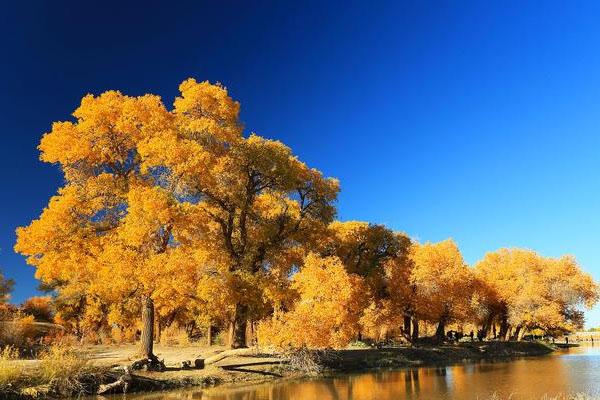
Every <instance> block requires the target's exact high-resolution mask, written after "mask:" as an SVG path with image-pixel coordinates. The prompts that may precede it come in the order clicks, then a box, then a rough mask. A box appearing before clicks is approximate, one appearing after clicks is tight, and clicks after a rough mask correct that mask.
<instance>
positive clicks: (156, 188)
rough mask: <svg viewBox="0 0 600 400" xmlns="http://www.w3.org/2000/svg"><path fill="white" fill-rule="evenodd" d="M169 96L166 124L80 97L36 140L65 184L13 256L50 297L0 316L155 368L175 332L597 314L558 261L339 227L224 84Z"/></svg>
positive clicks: (141, 111)
mask: <svg viewBox="0 0 600 400" xmlns="http://www.w3.org/2000/svg"><path fill="white" fill-rule="evenodd" d="M179 90H180V95H179V97H177V98H176V99H175V101H174V104H173V107H172V109H169V108H168V107H167V106H165V104H164V103H163V101H162V99H161V98H160V97H159V96H156V95H151V94H146V95H143V96H137V97H136V96H128V95H125V94H123V93H121V92H119V91H107V92H105V93H102V94H100V95H97V96H94V95H86V96H85V97H83V99H82V100H81V104H80V106H79V107H78V108H77V109H76V110H75V111H74V112H73V114H72V116H73V119H72V120H68V121H62V122H55V123H53V124H52V128H51V130H50V131H49V132H48V133H46V134H44V135H43V137H42V139H41V143H40V145H39V151H40V159H41V160H42V161H44V162H46V163H51V164H55V165H57V166H59V167H60V169H61V170H62V172H63V174H64V185H63V186H62V187H60V188H59V189H58V191H57V193H56V195H54V196H53V197H52V198H50V199H49V202H48V205H47V207H46V208H45V209H44V210H43V211H41V215H40V216H39V218H38V219H35V220H33V221H31V222H30V223H29V225H27V226H23V227H21V228H18V230H17V242H16V245H15V251H17V252H18V253H20V254H22V255H23V256H25V257H26V259H27V263H28V264H30V265H31V266H33V267H34V268H35V276H36V278H37V279H39V280H40V282H41V289H43V290H45V291H47V292H48V293H49V296H48V297H38V298H34V299H32V300H31V301H29V302H28V303H27V304H26V305H24V306H23V307H21V308H20V309H19V310H16V309H15V307H12V309H11V306H9V305H7V304H6V300H7V294H8V292H9V289H10V282H8V281H6V280H3V281H4V282H5V283H6V284H5V285H4V286H5V289H6V290H4V291H3V293H4V294H3V299H4V302H5V304H4V311H3V312H4V313H5V314H7V315H10V316H11V318H15V319H18V320H23V319H26V318H29V319H31V318H33V319H35V320H47V321H48V322H52V323H54V324H57V325H59V326H61V327H62V330H61V334H62V335H72V336H75V337H76V338H78V340H86V341H88V342H94V343H120V342H133V341H139V342H140V351H141V356H143V357H144V358H146V359H149V360H153V359H155V358H156V356H155V355H154V351H153V343H154V341H155V340H160V338H161V336H164V335H166V334H173V332H178V333H180V334H182V335H185V336H186V337H187V338H189V339H190V340H200V339H202V340H206V341H208V343H213V342H215V341H216V340H222V341H223V342H224V343H225V344H227V345H228V346H230V347H231V348H240V347H246V346H254V345H260V346H272V347H275V348H305V347H306V348H319V349H323V348H342V347H345V346H347V345H348V344H349V343H351V342H354V341H371V342H374V343H376V342H381V341H385V340H394V341H397V342H404V343H416V342H419V341H423V340H429V341H432V342H436V341H437V342H442V341H444V340H447V338H448V337H449V336H448V331H453V332H459V333H460V334H462V335H471V338H472V339H473V340H486V339H496V340H519V339H521V338H522V337H523V336H524V335H527V334H529V335H532V334H533V335H548V336H554V337H558V336H561V335H563V334H565V333H568V332H572V331H575V330H578V329H581V328H582V326H583V323H584V314H583V311H584V309H585V308H586V307H592V306H593V305H594V304H595V303H596V302H597V301H598V297H599V291H598V286H597V284H596V283H595V282H594V280H593V279H592V277H591V276H590V275H589V274H587V273H585V272H583V271H582V269H581V268H580V266H579V265H578V263H577V261H576V259H575V258H574V257H573V256H570V255H565V256H561V257H547V256H544V255H541V254H539V253H537V252H536V251H534V250H530V249H521V248H501V249H498V250H495V251H490V252H488V253H487V254H485V256H484V257H483V259H481V260H480V261H478V262H476V263H475V264H474V265H468V264H467V263H466V262H465V260H464V259H463V256H462V255H461V251H460V249H459V247H458V245H457V244H456V243H455V242H454V241H453V240H452V239H447V240H443V241H441V242H436V243H432V242H419V241H417V240H415V239H413V238H410V237H409V236H408V235H407V234H405V233H403V232H398V231H395V230H393V229H390V228H389V227H386V226H384V225H382V224H377V223H370V222H363V221H339V220H337V219H336V216H337V214H336V202H337V196H338V193H339V191H340V183H339V182H338V181H337V180H336V179H334V178H329V177H326V176H324V175H323V174H322V173H321V172H320V171H318V170H316V169H314V168H311V167H309V166H308V165H306V164H305V163H303V162H302V161H301V160H299V159H298V158H297V157H296V156H295V155H294V154H293V153H292V151H291V149H290V148H289V147H287V146H286V145H284V144H283V143H281V142H279V141H277V140H271V139H267V138H264V137H261V136H259V135H257V134H255V133H247V132H246V128H245V127H244V125H243V124H242V122H241V121H240V118H239V114H240V104H239V103H238V102H237V101H235V100H234V99H232V98H231V97H230V96H229V94H228V92H227V89H226V88H225V87H224V86H222V85H220V84H211V83H209V82H198V81H196V80H194V79H188V80H185V81H184V82H183V83H181V85H180V86H179ZM398 179H399V180H400V179H401V178H400V177H399V178H398ZM390 184H393V182H390ZM407 190H409V189H407ZM374 201H375V200H374ZM25 223H27V221H24V224H25ZM50 310H51V311H50ZM5 319H6V318H5Z"/></svg>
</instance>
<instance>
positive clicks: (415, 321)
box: [412, 317, 419, 342]
mask: <svg viewBox="0 0 600 400" xmlns="http://www.w3.org/2000/svg"><path fill="white" fill-rule="evenodd" d="M418 338H419V320H418V319H417V317H414V318H413V321H412V341H413V342H414V341H415V340H417V339H418Z"/></svg>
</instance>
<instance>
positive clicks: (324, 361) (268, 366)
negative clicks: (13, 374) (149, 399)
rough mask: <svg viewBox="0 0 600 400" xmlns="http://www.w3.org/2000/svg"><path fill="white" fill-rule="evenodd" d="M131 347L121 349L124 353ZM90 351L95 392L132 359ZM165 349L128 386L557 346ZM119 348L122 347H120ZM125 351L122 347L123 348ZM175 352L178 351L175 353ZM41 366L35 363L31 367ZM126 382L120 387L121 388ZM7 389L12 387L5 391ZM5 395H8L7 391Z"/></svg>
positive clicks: (32, 392)
mask: <svg viewBox="0 0 600 400" xmlns="http://www.w3.org/2000/svg"><path fill="white" fill-rule="evenodd" d="M126 349H127V348H124V349H121V353H122V352H124V351H125V350H126ZM99 350H102V351H96V352H94V351H91V350H90V349H86V351H87V353H88V355H89V357H90V360H89V364H88V366H87V368H86V370H85V371H84V372H82V373H81V374H79V376H78V377H77V381H78V385H79V386H74V387H73V388H74V389H77V390H79V391H81V392H87V393H95V392H96V391H97V389H98V387H99V385H101V384H106V383H110V382H114V381H115V380H117V379H119V377H121V376H122V375H123V372H122V371H123V369H122V368H118V367H116V365H127V364H128V361H127V360H122V361H121V362H117V363H115V362H114V361H115V358H118V354H115V350H112V352H111V350H110V348H104V349H99ZM158 350H159V351H157V353H158V354H159V356H161V350H162V351H163V353H164V354H167V355H169V357H165V362H166V365H167V367H168V368H167V370H166V371H164V372H142V371H135V372H134V373H133V374H132V375H131V381H130V383H129V387H128V391H157V390H167V389H175V388H181V387H191V386H194V387H199V388H204V387H211V386H215V385H220V384H234V385H238V384H240V385H241V384H251V383H260V382H264V381H271V380H278V379H290V378H301V377H306V376H315V375H317V376H318V375H327V374H336V373H339V372H351V371H353V372H354V371H366V370H372V369H397V368H406V367H418V366H442V365H450V364H456V363H461V362H465V361H480V360H493V359H501V358H514V357H524V356H539V355H544V354H548V353H550V352H552V348H550V347H548V346H546V345H544V344H540V343H533V342H483V343H463V344H460V345H447V346H427V347H395V348H384V349H371V348H367V349H348V350H336V351H327V352H304V353H302V354H300V355H298V354H296V355H294V356H292V357H290V356H289V355H281V354H260V353H257V352H256V351H253V350H252V349H245V350H238V351H227V350H225V349H224V348H204V349H200V350H201V351H199V348H197V347H192V346H190V347H188V348H169V349H166V348H165V349H160V348H159V349H158ZM117 353H118V352H117ZM119 354H120V353H119ZM175 355H176V356H177V357H175ZM198 355H201V356H202V359H203V360H204V361H205V362H206V366H205V368H203V369H187V367H185V368H182V367H181V366H182V361H189V360H191V361H192V365H193V361H194V358H195V357H197V356H198ZM36 368H37V366H36V365H35V363H30V365H29V366H28V369H29V370H30V371H35V369H36ZM10 389H11V396H10V398H14V399H33V398H44V397H46V398H49V397H50V398H52V397H58V396H59V395H60V391H57V390H53V388H52V387H50V386H46V387H37V388H30V389H29V390H25V391H18V390H15V389H17V388H16V387H12V388H10ZM120 390H121V391H122V388H118V389H117V392H118V391H120ZM5 393H8V392H5ZM0 394H3V396H4V397H3V398H9V397H8V396H7V395H5V394H4V393H0Z"/></svg>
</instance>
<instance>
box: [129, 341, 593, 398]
mask: <svg viewBox="0 0 600 400" xmlns="http://www.w3.org/2000/svg"><path fill="white" fill-rule="evenodd" d="M581 392H584V393H587V394H591V395H600V347H590V346H582V347H578V348H571V349H567V350H560V351H557V352H555V353H553V354H551V355H547V356H541V357H528V358H521V359H517V360H511V361H497V362H479V363H465V364H460V365H453V366H447V367H433V368H431V367H422V368H413V369H403V370H394V371H374V372H363V373H356V374H345V375H338V376H334V377H328V378H315V379H302V380H283V381H274V382H269V383H263V384H257V385H249V386H218V387H215V388H210V389H204V390H200V389H187V390H178V391H172V392H164V393H152V394H137V395H128V396H127V400H130V399H131V400H133V399H135V400H162V399H165V400H166V399H169V400H171V399H189V400H192V399H193V400H291V399H302V400H311V399H315V400H392V399H394V400H402V399H411V400H442V399H444V400H445V399H456V400H488V399H491V398H493V396H492V395H493V394H494V393H496V395H497V396H498V397H497V398H499V399H508V398H509V397H510V399H511V400H521V399H541V398H543V396H544V395H549V396H555V395H557V394H560V393H581Z"/></svg>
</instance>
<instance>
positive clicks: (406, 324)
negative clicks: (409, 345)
mask: <svg viewBox="0 0 600 400" xmlns="http://www.w3.org/2000/svg"><path fill="white" fill-rule="evenodd" d="M410 322H411V317H410V315H407V314H405V315H404V327H403V328H402V332H403V333H404V336H405V337H406V338H407V339H408V340H410Z"/></svg>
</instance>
